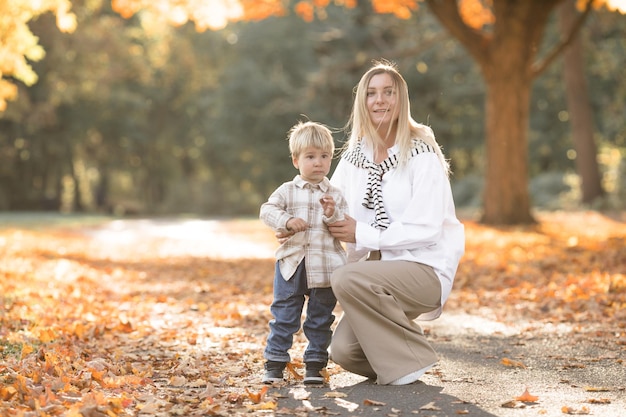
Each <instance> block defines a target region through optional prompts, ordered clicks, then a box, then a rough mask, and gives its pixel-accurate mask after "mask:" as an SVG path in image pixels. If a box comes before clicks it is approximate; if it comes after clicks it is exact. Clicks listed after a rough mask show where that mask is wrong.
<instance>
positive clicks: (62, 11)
mask: <svg viewBox="0 0 626 417" xmlns="http://www.w3.org/2000/svg"><path fill="white" fill-rule="evenodd" d="M70 8H71V2H70V1H69V0H12V1H2V2H0V33H1V34H2V42H0V111H4V110H5V109H6V105H7V100H13V99H15V97H16V96H17V88H16V86H15V85H14V84H13V83H11V82H9V81H7V80H6V79H5V78H6V77H14V78H16V79H18V80H20V81H22V82H23V83H24V84H26V85H33V84H34V83H36V82H37V74H35V72H34V71H33V69H32V67H31V66H30V65H29V63H28V61H27V60H30V61H39V60H41V59H42V58H43V57H44V55H45V52H44V50H43V48H42V47H41V46H40V45H39V43H38V42H39V41H38V39H37V37H36V36H35V35H33V33H32V32H31V31H30V28H29V27H28V22H29V21H30V20H32V19H34V18H35V17H37V16H39V15H42V14H44V13H47V12H52V13H54V14H55V15H56V18H57V26H58V28H59V29H60V30H61V31H63V32H72V31H73V30H74V29H75V28H76V17H75V16H74V14H72V13H71V12H70Z"/></svg>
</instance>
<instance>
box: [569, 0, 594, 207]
mask: <svg viewBox="0 0 626 417" xmlns="http://www.w3.org/2000/svg"><path fill="white" fill-rule="evenodd" d="M575 20H576V9H575V4H574V1H572V0H568V1H565V2H564V3H563V4H562V5H561V6H559V24H560V27H561V33H562V34H563V36H566V34H567V33H569V31H570V30H571V27H572V26H573V25H574V21H575ZM563 79H564V81H565V92H566V96H567V108H568V110H569V116H570V117H569V120H570V126H571V129H572V140H573V143H574V150H575V151H576V161H575V162H576V171H577V172H578V176H579V177H580V179H581V188H582V190H581V191H582V202H583V203H591V202H593V201H594V200H595V199H596V198H598V197H601V196H603V195H604V190H603V189H602V181H601V179H600V170H599V168H598V160H597V149H596V143H595V141H594V137H593V130H594V123H593V110H592V109H591V104H590V100H589V93H588V88H587V79H586V78H585V71H584V57H583V47H582V42H581V39H580V35H577V36H576V37H575V38H574V39H573V40H572V42H571V44H570V46H569V47H568V49H566V50H565V52H564V53H563Z"/></svg>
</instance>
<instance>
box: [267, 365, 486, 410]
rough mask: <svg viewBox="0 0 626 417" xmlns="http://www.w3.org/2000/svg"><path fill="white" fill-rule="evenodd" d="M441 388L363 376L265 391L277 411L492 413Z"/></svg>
mask: <svg viewBox="0 0 626 417" xmlns="http://www.w3.org/2000/svg"><path fill="white" fill-rule="evenodd" d="M342 375H343V376H345V375H346V374H340V375H339V377H341V376H342ZM352 377H354V376H352ZM356 378H360V377H356ZM360 379H362V378H360ZM331 386H332V384H331ZM442 390H443V387H441V386H434V385H428V384H425V383H423V382H417V383H415V384H411V385H403V386H388V385H385V386H383V385H377V384H376V383H374V382H372V381H369V380H365V381H362V382H357V383H354V384H353V385H346V386H341V387H337V388H335V389H333V390H331V388H329V387H308V386H305V385H303V384H299V385H293V386H288V387H280V388H271V389H270V391H269V392H268V395H271V396H273V397H275V398H276V399H277V400H278V408H277V410H276V414H277V415H281V414H285V415H295V416H297V415H299V414H302V415H314V414H312V413H315V412H317V413H319V414H320V415H331V416H371V417H380V416H394V415H398V416H399V415H404V416H407V415H427V416H454V415H464V414H465V415H471V416H474V417H494V416H495V415H494V414H491V413H488V412H487V411H485V410H483V409H481V408H479V407H478V406H476V405H474V404H470V403H467V402H464V401H462V400H460V399H459V398H457V397H454V396H452V395H449V394H444V393H442V392H441V391H442ZM306 413H308V414H306Z"/></svg>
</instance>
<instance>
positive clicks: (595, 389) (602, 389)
mask: <svg viewBox="0 0 626 417" xmlns="http://www.w3.org/2000/svg"><path fill="white" fill-rule="evenodd" d="M585 391H587V392H609V391H611V389H610V388H607V387H585Z"/></svg>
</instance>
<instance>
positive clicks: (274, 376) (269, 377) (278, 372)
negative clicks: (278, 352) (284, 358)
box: [263, 361, 287, 384]
mask: <svg viewBox="0 0 626 417" xmlns="http://www.w3.org/2000/svg"><path fill="white" fill-rule="evenodd" d="M285 366H287V363H286V362H276V361H267V362H265V365H264V367H265V375H263V383H264V384H273V383H275V382H283V381H284V380H285V376H284V370H285Z"/></svg>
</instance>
